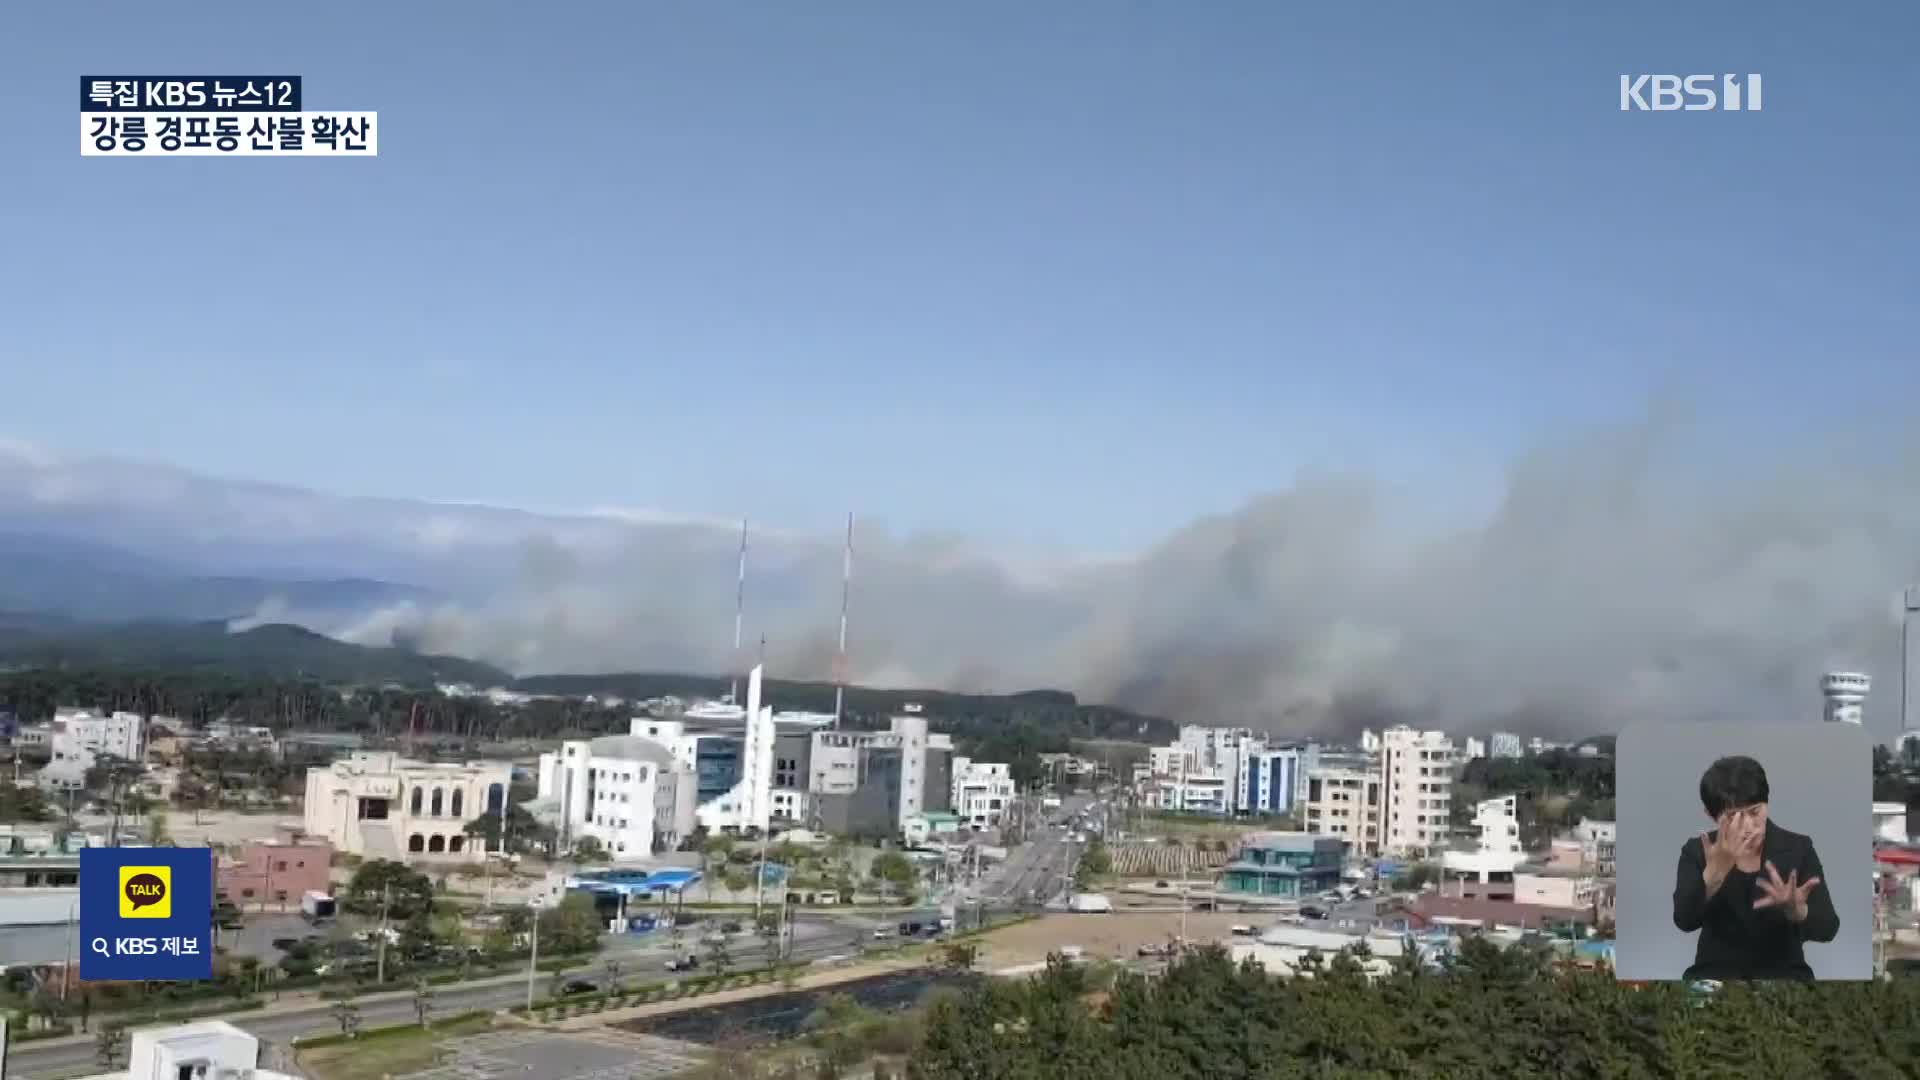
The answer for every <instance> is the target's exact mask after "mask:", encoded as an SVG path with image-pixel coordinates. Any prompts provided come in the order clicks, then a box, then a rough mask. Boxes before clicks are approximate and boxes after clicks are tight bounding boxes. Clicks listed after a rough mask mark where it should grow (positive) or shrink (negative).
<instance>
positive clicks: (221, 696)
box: [0, 667, 1173, 785]
mask: <svg viewBox="0 0 1920 1080" xmlns="http://www.w3.org/2000/svg"><path fill="white" fill-rule="evenodd" d="M582 678H584V677H582ZM606 678H607V680H609V681H610V684H611V685H612V686H613V687H614V688H620V687H622V686H623V685H624V684H623V683H622V681H621V680H623V679H631V678H640V677H638V676H633V677H626V676H608V677H606ZM645 678H647V679H649V680H652V681H650V682H649V683H648V684H647V688H649V689H655V688H661V687H670V688H674V689H677V690H678V691H679V692H680V693H682V694H697V693H700V692H704V690H706V689H712V690H715V691H719V692H724V690H725V685H724V683H719V685H716V686H713V687H708V686H707V684H708V683H709V682H719V681H718V680H706V679H703V678H701V677H698V676H647V677H645ZM676 680H677V681H676ZM528 681H529V682H532V683H536V684H541V685H543V686H544V685H545V684H547V683H549V682H553V681H554V680H553V679H535V680H528ZM562 688H568V689H572V690H575V691H577V692H579V693H581V694H582V695H584V694H586V693H587V692H589V691H588V689H586V688H585V684H582V685H581V686H575V685H574V677H572V676H568V677H566V678H565V680H563V681H561V682H560V683H559V685H556V686H552V687H548V688H547V689H546V690H545V692H549V693H557V692H560V690H561V689H562ZM817 690H818V687H817V685H816V684H810V683H792V684H786V683H781V684H776V686H775V690H774V693H773V694H772V700H774V701H775V702H777V703H778V704H779V705H780V706H781V707H784V708H794V709H813V708H821V707H824V708H827V709H831V707H832V702H831V688H828V699H827V701H826V702H825V703H824V706H823V705H822V703H821V702H820V701H816V700H815V697H816V696H817V693H816V691H817ZM789 691H791V693H790V692H789ZM600 692H602V693H606V692H608V691H607V689H606V688H605V687H604V686H603V687H602V689H601V691H600ZM662 692H663V693H664V692H666V691H664V690H663V691H662ZM650 696H658V695H650ZM912 699H913V698H912V695H909V694H906V693H902V692H891V691H887V692H883V691H866V690H861V691H857V692H850V694H849V701H850V707H849V708H848V710H847V711H846V714H845V716H846V725H847V726H848V727H850V728H854V729H863V728H864V729H877V728H884V727H886V726H887V723H888V720H889V718H890V717H891V716H892V715H894V714H895V713H897V712H898V711H899V708H900V706H902V705H904V704H905V703H906V702H907V701H909V700H912ZM63 706H79V707H85V708H92V709H99V710H109V711H111V710H126V711H128V712H136V713H140V714H142V715H146V716H171V717H176V718H179V719H181V720H184V721H186V722H188V723H190V724H194V725H204V724H206V723H208V722H211V721H213V720H221V719H227V720H233V721H236V722H242V723H249V724H259V725H262V726H265V727H268V728H271V729H273V730H274V731H276V732H283V733H284V732H290V731H305V732H315V731H327V732H344V733H351V734H359V735H364V736H368V737H370V738H374V739H398V738H403V737H409V736H417V737H419V738H421V739H423V740H426V741H428V742H452V743H468V742H513V741H522V740H549V739H557V738H584V737H588V736H593V735H606V734H624V733H625V732H626V731H627V727H628V721H629V720H630V719H631V717H632V713H633V710H632V708H631V706H629V705H626V704H622V705H621V706H618V707H609V706H606V705H604V704H600V703H598V702H589V701H587V700H586V699H585V697H584V696H581V697H572V698H551V699H549V698H541V699H535V700H532V701H528V702H525V703H520V704H495V703H493V702H492V701H489V700H488V699H485V698H473V697H448V696H446V695H444V694H441V693H440V692H439V691H437V690H433V689H423V688H412V687H400V686H359V687H355V686H340V685H333V684H327V683H322V682H318V681H315V680H303V679H273V678H256V677H247V676H239V675H230V674H223V673H218V672H203V671H149V670H138V669H131V668H111V667H107V668H39V669H30V670H24V671H7V672H0V709H6V710H12V711H13V712H15V713H16V714H17V715H18V716H19V718H20V719H21V720H22V721H23V722H35V721H40V720H45V719H48V718H50V717H51V716H52V715H53V713H54V710H55V709H56V708H58V707H63ZM924 708H925V714H926V716H927V718H928V722H929V724H930V726H931V727H932V728H933V730H935V731H937V732H944V733H946V734H949V735H952V736H953V737H954V739H955V742H956V744H957V746H958V748H959V751H960V752H961V753H963V754H967V755H968V756H971V757H973V758H975V759H977V760H986V761H1005V762H1008V763H1009V764H1010V765H1012V766H1013V775H1014V777H1015V779H1017V780H1018V781H1020V782H1021V783H1022V784H1023V785H1024V784H1031V783H1033V782H1034V781H1036V780H1038V779H1040V778H1041V777H1042V775H1043V773H1044V770H1043V768H1042V766H1041V764H1040V761H1039V755H1040V754H1045V753H1059V752H1066V751H1068V750H1069V749H1071V747H1072V745H1073V740H1074V739H1077V738H1107V737H1119V736H1121V735H1125V736H1127V737H1132V736H1134V735H1135V734H1136V733H1141V732H1145V733H1147V734H1150V735H1152V736H1153V737H1157V738H1171V737H1172V733H1173V728H1172V726H1171V725H1169V724H1167V722H1166V721H1163V720H1158V719H1154V718H1150V717H1141V716H1137V715H1135V714H1132V713H1126V712H1123V711H1121V710H1115V709H1106V708H1102V707H1098V706H1086V705H1079V704H1077V703H1076V702H1075V701H1074V700H1073V698H1072V696H1071V695H1064V694H1057V693H1053V692H1040V693H1033V694H1010V695H1005V696H999V697H993V696H985V695H957V694H946V695H934V696H931V697H929V698H928V700H927V701H926V702H925V703H924Z"/></svg>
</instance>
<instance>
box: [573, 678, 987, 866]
mask: <svg viewBox="0 0 1920 1080" xmlns="http://www.w3.org/2000/svg"><path fill="white" fill-rule="evenodd" d="M762 689H763V671H762V669H760V668H755V669H754V670H753V671H752V672H751V673H750V674H749V675H748V678H747V704H746V705H745V706H744V707H742V706H738V705H734V704H732V703H731V702H726V701H723V702H706V703H700V704H695V705H691V706H687V707H683V708H676V709H669V710H668V713H669V714H668V715H666V716H653V715H645V716H637V717H634V718H633V720H632V721H631V723H630V725H629V733H628V734H627V735H621V736H604V737H602V738H598V739H588V740H577V741H573V742H568V743H565V744H563V745H562V746H561V748H560V750H559V751H558V752H557V753H550V754H543V755H541V757H540V777H539V779H540V793H539V801H538V802H537V803H536V804H535V805H536V806H538V807H540V808H542V809H543V810H546V811H548V812H550V813H551V814H552V816H553V818H554V822H555V825H556V827H557V828H558V829H559V830H560V832H561V835H562V838H563V839H564V840H567V841H569V842H571V841H572V840H574V839H577V838H578V837H580V836H592V837H594V838H595V839H597V840H599V841H600V842H601V844H602V845H603V846H605V847H606V848H607V850H608V852H609V853H611V854H612V855H614V856H615V857H620V856H627V857H640V856H645V855H648V854H652V853H654V852H658V851H663V850H668V849H672V848H675V847H677V846H679V844H680V843H681V842H682V841H683V840H684V839H685V838H686V837H688V836H689V835H691V834H692V833H693V832H694V830H696V829H702V830H705V831H706V832H708V833H711V834H722V833H730V834H742V833H748V832H756V831H757V832H762V833H764V832H769V831H773V830H777V829H781V828H787V829H793V828H799V827H822V828H827V829H830V830H831V831H849V830H852V831H859V832H862V833H863V834H864V833H868V832H872V833H878V834H883V835H885V836H887V837H895V836H897V835H899V831H900V830H901V829H902V828H903V827H904V825H905V823H906V822H907V821H908V820H909V819H912V818H916V817H918V816H920V815H921V814H922V813H923V812H925V811H929V810H931V811H944V810H946V809H947V807H948V806H949V804H950V801H951V791H952V789H953V776H952V773H951V769H950V759H951V756H952V749H953V742H952V739H951V738H950V737H949V736H946V735H942V734H936V733H933V732H930V731H929V730H928V723H927V718H926V717H925V716H924V715H922V714H921V713H920V712H919V709H918V708H917V707H912V706H910V707H909V708H908V710H907V711H906V713H905V714H904V715H902V716H897V717H894V718H893V721H892V725H891V727H890V729H889V730H887V731H836V730H831V729H832V728H833V723H834V718H833V717H832V716H831V715H829V714H824V713H807V712H778V713H776V712H775V711H774V710H773V708H772V707H771V706H768V705H763V704H762Z"/></svg>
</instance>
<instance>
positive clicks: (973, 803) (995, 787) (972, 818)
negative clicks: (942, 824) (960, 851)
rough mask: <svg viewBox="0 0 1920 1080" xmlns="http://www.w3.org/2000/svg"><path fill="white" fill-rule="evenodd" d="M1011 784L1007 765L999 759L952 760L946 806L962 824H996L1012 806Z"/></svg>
mask: <svg viewBox="0 0 1920 1080" xmlns="http://www.w3.org/2000/svg"><path fill="white" fill-rule="evenodd" d="M1013 798H1014V783H1013V774H1012V771H1011V767H1010V766H1008V765H1005V764H1002V763H999V762H990V761H973V760H971V759H969V758H965V757H955V758H954V759H953V791H952V799H951V802H950V804H949V805H951V806H952V807H953V813H954V814H956V815H958V817H959V819H960V820H961V821H962V822H963V823H965V824H966V825H968V826H970V827H972V828H975V829H988V828H992V827H994V826H996V825H998V824H1000V817H1001V815H1002V814H1004V813H1005V812H1006V809H1007V807H1009V806H1012V805H1013Z"/></svg>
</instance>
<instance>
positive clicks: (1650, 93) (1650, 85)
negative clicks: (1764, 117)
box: [1620, 74, 1763, 112]
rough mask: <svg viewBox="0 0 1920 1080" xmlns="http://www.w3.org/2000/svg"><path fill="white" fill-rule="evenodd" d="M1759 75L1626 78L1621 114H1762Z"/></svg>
mask: <svg viewBox="0 0 1920 1080" xmlns="http://www.w3.org/2000/svg"><path fill="white" fill-rule="evenodd" d="M1762 88H1763V84H1762V82H1761V81H1760V76H1759V75H1757V74H1756V75H1745V76H1742V75H1622V76H1620V111H1621V112H1759V111H1760V101H1761V97H1760V92H1761V90H1762Z"/></svg>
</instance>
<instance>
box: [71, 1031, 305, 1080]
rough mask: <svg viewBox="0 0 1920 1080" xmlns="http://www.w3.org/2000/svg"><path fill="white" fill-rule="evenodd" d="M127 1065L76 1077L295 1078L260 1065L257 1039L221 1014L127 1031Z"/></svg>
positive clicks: (94, 1079) (182, 1079) (144, 1079)
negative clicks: (224, 1018)
mask: <svg viewBox="0 0 1920 1080" xmlns="http://www.w3.org/2000/svg"><path fill="white" fill-rule="evenodd" d="M127 1041H128V1046H127V1067H126V1069H125V1070H124V1071H121V1072H110V1073H95V1074H94V1075H92V1076H89V1077H84V1078H82V1080H296V1078H295V1077H293V1076H291V1075H289V1074H287V1073H283V1072H276V1071H274V1070H271V1069H267V1068H264V1067H263V1065H262V1062H261V1060H260V1040H259V1039H257V1038H255V1037H254V1036H252V1035H250V1034H248V1033H247V1032H245V1031H242V1030H240V1029H239V1028H237V1027H234V1026H233V1025H232V1024H229V1023H227V1022H226V1021H224V1020H203V1021H199V1022H197V1023H192V1024H175V1025H173V1026H171V1027H157V1028H141V1029H138V1030H136V1031H133V1032H130V1033H129V1037H128V1040H127Z"/></svg>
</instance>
